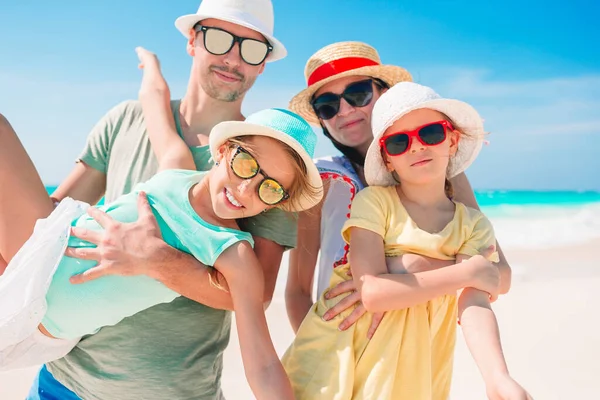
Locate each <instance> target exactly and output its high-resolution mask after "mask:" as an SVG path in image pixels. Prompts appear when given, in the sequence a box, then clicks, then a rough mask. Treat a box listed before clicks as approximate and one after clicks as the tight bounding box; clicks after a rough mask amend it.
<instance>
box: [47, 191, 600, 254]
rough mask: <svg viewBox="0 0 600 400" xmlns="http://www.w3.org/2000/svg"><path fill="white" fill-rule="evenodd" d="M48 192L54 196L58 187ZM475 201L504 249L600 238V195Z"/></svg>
mask: <svg viewBox="0 0 600 400" xmlns="http://www.w3.org/2000/svg"><path fill="white" fill-rule="evenodd" d="M47 189H48V191H49V192H52V191H53V190H54V189H55V187H51V186H50V187H47ZM475 197H476V198H477V202H478V203H479V205H480V207H481V209H482V211H483V212H484V213H485V214H486V215H487V216H488V218H490V220H491V221H492V223H493V225H494V230H495V232H496V236H497V238H498V241H499V242H500V243H501V244H502V247H503V248H504V249H508V248H523V249H528V248H529V249H535V248H548V247H556V246H563V245H572V244H578V243H585V242H587V241H590V240H592V239H596V238H600V192H568V191H564V192H561V191H548V192H538V191H506V190H478V191H475Z"/></svg>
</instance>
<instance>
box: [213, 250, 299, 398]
mask: <svg viewBox="0 0 600 400" xmlns="http://www.w3.org/2000/svg"><path fill="white" fill-rule="evenodd" d="M215 268H217V269H218V270H219V271H220V272H221V273H222V274H223V276H224V277H225V279H226V280H227V283H228V284H229V290H230V293H231V298H232V300H233V309H234V311H235V315H236V325H237V330H238V336H239V340H240V348H241V350H242V361H243V363H244V370H245V372H246V379H247V380H248V383H249V384H250V388H251V389H252V392H253V393H254V396H255V397H256V398H257V399H258V400H268V399H273V400H287V399H293V398H294V395H293V392H292V387H291V385H290V381H289V379H288V377H287V375H286V373H285V370H284V369H283V366H282V364H281V362H280V361H279V357H278V356H277V353H276V352H275V347H274V346H273V342H272V341H271V337H270V335H269V329H268V326H267V320H266V318H265V314H264V309H263V293H264V277H263V272H262V268H261V266H260V264H259V263H258V260H257V258H256V256H255V254H254V251H253V249H252V247H251V246H250V244H249V243H248V242H246V241H241V242H238V243H236V244H235V245H233V246H231V247H230V248H228V249H227V250H226V251H225V252H223V254H221V256H219V258H218V259H217V262H216V263H215Z"/></svg>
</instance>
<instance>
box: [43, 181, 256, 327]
mask: <svg viewBox="0 0 600 400" xmlns="http://www.w3.org/2000/svg"><path fill="white" fill-rule="evenodd" d="M206 174H207V172H197V171H188V170H166V171H161V172H159V173H158V174H156V175H155V176H154V177H152V178H151V179H150V180H148V181H147V182H144V183H141V184H138V185H137V186H136V187H135V188H134V190H133V191H132V192H131V193H129V194H126V195H124V196H121V197H119V198H118V199H116V200H115V201H114V202H113V203H111V204H109V205H105V206H102V207H100V209H101V210H103V211H105V212H106V213H107V214H108V215H110V216H111V217H112V218H113V219H115V220H117V221H120V222H133V221H136V220H137V216H138V213H137V196H138V194H139V192H140V191H144V192H146V194H147V196H148V201H149V203H150V206H151V207H152V211H153V213H154V215H155V216H156V220H157V221H158V225H159V226H160V231H161V234H162V237H163V239H164V241H165V242H166V243H168V244H169V245H170V246H172V247H175V248H177V249H179V250H181V251H184V252H186V253H189V254H191V255H193V256H194V257H195V258H197V259H198V260H199V261H200V262H202V263H203V264H204V265H209V266H212V265H214V263H215V261H216V259H217V258H218V257H219V255H220V254H221V253H222V252H223V251H225V250H226V249H227V248H228V247H230V246H231V245H233V244H235V243H237V242H239V241H241V240H246V241H248V242H249V243H250V244H251V245H254V241H253V239H252V236H251V235H250V234H249V233H247V232H242V231H239V230H235V229H230V228H224V227H220V226H216V225H212V224H209V223H207V222H206V221H204V220H202V218H200V216H198V214H197V213H196V212H195V211H194V209H193V208H192V205H191V204H190V202H189V193H190V189H191V188H192V186H193V185H194V184H196V183H198V182H200V181H201V180H202V178H203V177H204V176H206ZM72 225H73V226H77V227H83V228H87V229H92V230H102V227H101V226H99V224H98V223H97V222H96V221H95V220H93V219H92V218H91V217H89V216H88V215H87V214H85V215H83V216H81V217H80V218H78V219H76V220H75V221H73V223H72ZM69 246H71V247H95V245H92V244H90V243H88V242H85V241H82V240H80V239H78V238H74V237H71V238H70V239H69ZM94 265H95V262H94V261H89V260H79V259H75V258H71V257H66V256H64V257H63V258H62V260H61V262H60V264H59V265H58V268H57V270H56V273H55V274H54V276H53V278H52V283H51V285H50V288H49V290H48V293H47V294H46V300H47V301H48V311H47V313H46V315H45V317H44V319H43V321H42V324H43V325H44V327H45V328H46V329H47V330H48V331H49V332H50V334H52V335H53V336H55V337H58V338H69V339H71V338H77V337H80V336H83V335H87V334H93V333H95V332H97V331H98V330H99V329H100V328H101V327H103V326H109V325H115V324H117V323H118V322H119V321H121V320H122V319H123V318H126V317H128V316H131V315H133V314H135V313H137V312H139V311H142V310H145V309H147V308H150V307H152V306H154V305H156V304H159V303H168V302H171V301H173V300H174V299H175V298H177V297H179V294H178V293H176V292H175V291H173V290H171V289H169V288H167V287H166V286H164V285H163V284H162V283H160V282H158V281H156V280H154V279H152V278H149V277H147V276H145V275H141V276H106V277H102V278H99V279H97V280H94V281H90V282H87V283H84V284H79V285H74V284H71V283H70V282H69V278H70V277H71V276H73V275H76V274H80V273H82V272H84V271H86V270H87V269H89V268H91V267H93V266H94Z"/></svg>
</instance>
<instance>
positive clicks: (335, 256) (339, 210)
mask: <svg viewBox="0 0 600 400" xmlns="http://www.w3.org/2000/svg"><path fill="white" fill-rule="evenodd" d="M316 164H317V168H318V169H319V172H320V174H321V177H322V178H323V180H325V179H329V182H330V184H329V190H328V191H327V195H326V198H325V201H324V202H323V208H322V210H321V250H320V254H319V272H318V276H317V298H319V297H320V296H321V294H322V293H323V291H324V290H325V289H327V287H329V280H330V279H331V273H332V272H333V269H334V268H335V267H336V266H338V265H341V264H343V263H345V261H346V258H347V254H348V251H347V249H346V244H345V242H344V240H343V239H342V234H341V232H342V226H343V225H344V223H345V222H346V220H347V219H348V218H349V215H350V204H351V203H352V200H353V199H354V196H355V195H356V193H357V192H358V191H359V190H362V189H363V185H362V183H361V181H360V179H359V177H358V175H356V172H355V171H354V168H352V165H351V164H350V162H349V161H348V159H347V158H346V157H324V158H320V159H317V160H316Z"/></svg>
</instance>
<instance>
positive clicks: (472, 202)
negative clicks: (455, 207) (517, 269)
mask: <svg viewBox="0 0 600 400" xmlns="http://www.w3.org/2000/svg"><path fill="white" fill-rule="evenodd" d="M452 187H453V188H454V200H456V201H458V202H460V203H463V204H464V205H466V206H468V207H471V208H475V209H477V210H479V204H477V200H476V199H475V194H474V193H473V188H472V187H471V184H470V183H469V180H468V179H467V176H466V175H465V174H464V172H463V173H460V174H458V175H457V176H455V177H454V178H452ZM496 251H498V255H499V256H500V261H499V262H498V263H497V264H496V266H497V267H498V270H499V271H500V294H506V293H508V291H509V290H510V284H511V276H512V272H511V269H510V265H509V264H508V261H507V260H506V257H505V256H504V253H503V252H502V248H501V247H500V243H498V242H497V241H496Z"/></svg>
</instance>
